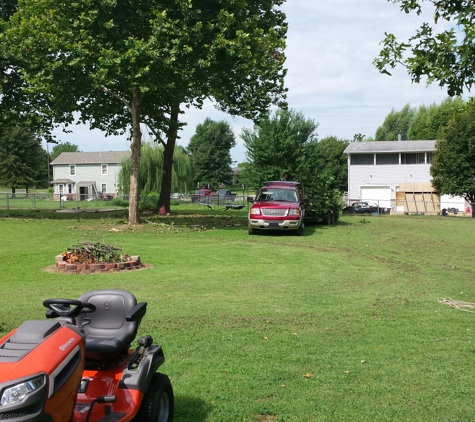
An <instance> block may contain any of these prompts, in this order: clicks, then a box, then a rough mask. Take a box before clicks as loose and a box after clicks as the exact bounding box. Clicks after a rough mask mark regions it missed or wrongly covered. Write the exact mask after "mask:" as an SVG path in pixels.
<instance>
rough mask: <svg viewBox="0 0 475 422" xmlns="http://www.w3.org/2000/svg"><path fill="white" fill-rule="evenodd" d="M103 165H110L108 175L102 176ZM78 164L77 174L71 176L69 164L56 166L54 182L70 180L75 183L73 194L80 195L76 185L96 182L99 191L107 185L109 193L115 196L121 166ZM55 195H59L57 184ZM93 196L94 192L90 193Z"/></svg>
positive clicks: (54, 167)
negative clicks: (103, 185) (102, 186)
mask: <svg viewBox="0 0 475 422" xmlns="http://www.w3.org/2000/svg"><path fill="white" fill-rule="evenodd" d="M102 164H108V174H107V175H103V174H102ZM102 164H76V165H75V166H76V174H75V175H74V176H71V175H70V174H69V164H56V165H54V166H53V180H57V179H69V180H72V181H73V182H74V187H73V192H74V193H76V194H78V195H79V190H78V189H77V186H76V184H77V183H78V182H85V181H88V182H94V183H95V184H96V188H97V190H98V191H99V192H100V191H101V185H102V184H103V183H105V184H106V185H107V193H108V194H115V193H116V190H117V189H116V188H117V178H118V175H119V172H120V169H121V165H120V164H115V163H113V164H110V163H102ZM54 193H55V194H58V193H59V185H57V184H55V186H54ZM89 195H92V192H89Z"/></svg>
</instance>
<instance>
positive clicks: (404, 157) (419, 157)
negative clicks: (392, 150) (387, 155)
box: [401, 152, 426, 164]
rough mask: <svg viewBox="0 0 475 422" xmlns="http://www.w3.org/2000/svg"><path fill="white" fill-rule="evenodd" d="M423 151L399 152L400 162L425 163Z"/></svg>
mask: <svg viewBox="0 0 475 422" xmlns="http://www.w3.org/2000/svg"><path fill="white" fill-rule="evenodd" d="M425 162H426V154H425V152H404V153H402V154H401V164H425Z"/></svg>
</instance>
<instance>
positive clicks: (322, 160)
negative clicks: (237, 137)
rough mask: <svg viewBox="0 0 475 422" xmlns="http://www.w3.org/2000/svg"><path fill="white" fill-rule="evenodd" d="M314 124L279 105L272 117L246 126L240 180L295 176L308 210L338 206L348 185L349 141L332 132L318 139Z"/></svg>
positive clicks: (252, 182)
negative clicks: (244, 151)
mask: <svg viewBox="0 0 475 422" xmlns="http://www.w3.org/2000/svg"><path fill="white" fill-rule="evenodd" d="M317 127H318V124H317V123H315V121H314V120H312V119H306V118H305V117H304V115H303V114H302V113H301V112H296V111H295V110H278V111H277V112H276V113H275V114H274V115H273V116H271V117H269V118H267V119H264V120H262V121H261V122H260V123H259V124H258V125H255V127H254V130H249V129H244V130H243V133H242V135H241V136H242V139H243V140H244V144H245V146H246V148H247V157H248V162H247V163H245V165H244V166H243V169H242V171H241V174H240V178H241V180H242V181H243V182H244V183H247V184H250V185H251V186H260V185H261V184H262V183H263V182H264V181H266V180H280V179H281V178H282V175H283V174H284V173H288V176H289V177H288V180H293V181H298V182H300V183H301V188H302V191H303V193H304V195H305V196H306V197H308V199H309V201H310V202H309V207H308V208H309V210H311V211H313V212H315V213H316V214H317V215H323V214H325V213H327V212H328V211H329V210H330V209H333V210H337V209H340V206H341V198H342V194H343V192H344V191H346V190H347V185H348V177H347V174H348V173H347V157H346V155H345V154H343V151H344V150H345V148H346V147H347V145H348V141H345V140H339V139H337V138H336V137H334V136H330V137H327V138H324V139H322V140H321V141H319V140H318V139H317V133H316V129H317Z"/></svg>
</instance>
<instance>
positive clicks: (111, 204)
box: [0, 192, 254, 211]
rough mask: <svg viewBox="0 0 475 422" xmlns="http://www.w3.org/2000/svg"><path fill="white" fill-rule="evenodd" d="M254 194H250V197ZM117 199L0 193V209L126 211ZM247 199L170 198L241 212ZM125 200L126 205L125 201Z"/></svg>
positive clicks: (143, 200) (145, 200) (150, 204)
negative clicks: (196, 199) (121, 209)
mask: <svg viewBox="0 0 475 422" xmlns="http://www.w3.org/2000/svg"><path fill="white" fill-rule="evenodd" d="M253 194H254V193H251V192H250V196H252V195H253ZM117 199H119V200H123V201H124V202H122V203H120V202H119V201H115V200H114V199H112V200H111V199H109V198H107V200H104V199H103V198H100V197H95V196H93V197H90V198H88V199H71V198H68V199H66V198H65V199H59V198H58V195H53V194H49V193H24V192H20V193H16V194H12V193H0V209H2V210H56V211H68V210H71V211H81V210H83V211H90V210H99V211H100V210H106V209H118V208H119V209H120V208H126V207H127V205H128V200H129V198H128V196H118V197H117ZM246 199H247V198H246V196H244V194H242V193H241V194H240V195H236V196H233V197H232V198H223V197H217V196H210V197H206V198H205V197H200V198H199V201H193V202H192V195H191V194H179V195H178V194H173V195H172V196H171V197H170V203H171V205H172V206H177V205H179V206H185V207H190V208H192V209H197V210H199V209H213V210H226V209H243V208H245V207H246V206H247V201H246ZM125 201H127V202H125ZM157 201H158V196H153V197H150V196H143V197H142V196H141V197H139V204H140V206H142V207H144V208H145V209H153V208H154V205H155V204H156V203H157Z"/></svg>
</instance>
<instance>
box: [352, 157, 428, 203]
mask: <svg viewBox="0 0 475 422" xmlns="http://www.w3.org/2000/svg"><path fill="white" fill-rule="evenodd" d="M429 169H430V164H400V165H372V166H371V165H363V166H352V165H349V166H348V198H349V200H350V202H351V201H357V200H362V198H361V188H362V187H364V186H385V187H389V189H390V199H393V200H395V199H396V191H397V188H398V186H399V184H400V183H416V182H423V183H424V182H425V183H427V182H430V180H431V176H430V172H429Z"/></svg>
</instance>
